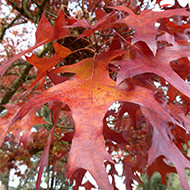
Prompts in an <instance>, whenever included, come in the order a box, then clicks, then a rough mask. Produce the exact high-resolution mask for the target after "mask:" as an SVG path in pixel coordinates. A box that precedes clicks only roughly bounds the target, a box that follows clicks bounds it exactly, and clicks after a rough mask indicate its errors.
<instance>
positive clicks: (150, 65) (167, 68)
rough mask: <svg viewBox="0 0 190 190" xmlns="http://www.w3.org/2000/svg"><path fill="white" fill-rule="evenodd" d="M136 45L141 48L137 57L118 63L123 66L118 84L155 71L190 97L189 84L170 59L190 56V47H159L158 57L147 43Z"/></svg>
mask: <svg viewBox="0 0 190 190" xmlns="http://www.w3.org/2000/svg"><path fill="white" fill-rule="evenodd" d="M135 47H136V48H139V50H138V51H137V56H136V59H134V60H125V61H121V62H120V63H117V64H118V65H120V66H121V70H120V71H119V74H118V78H117V84H119V83H120V82H121V81H123V80H124V79H125V78H127V77H133V76H135V75H138V74H142V73H154V74H157V75H159V76H161V77H163V78H164V79H165V80H167V81H168V82H169V83H171V84H172V85H173V86H174V87H175V88H176V89H178V90H179V91H180V92H181V93H183V94H184V95H186V96H187V97H190V86H189V84H187V83H186V82H185V81H184V80H183V79H182V78H180V77H179V75H178V74H176V72H175V71H173V69H172V68H171V65H170V61H172V60H176V59H178V58H181V57H185V56H189V51H190V48H189V47H186V46H185V47H183V46H182V47H181V46H172V47H167V48H163V49H159V50H158V53H157V57H154V55H153V54H152V52H151V51H150V49H149V48H148V47H147V46H146V44H145V43H142V42H139V43H136V44H135Z"/></svg>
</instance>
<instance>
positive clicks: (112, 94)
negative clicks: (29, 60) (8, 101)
mask: <svg viewBox="0 0 190 190" xmlns="http://www.w3.org/2000/svg"><path fill="white" fill-rule="evenodd" d="M118 55H121V51H112V52H108V53H103V54H101V55H99V56H97V57H95V58H94V60H93V59H91V58H88V59H85V60H82V61H80V62H78V63H76V64H75V65H74V66H73V65H68V66H63V67H61V68H58V69H55V71H56V72H74V73H76V76H74V77H73V78H72V79H70V80H68V81H66V82H64V83H61V84H58V85H56V86H53V87H51V88H49V89H48V90H46V91H45V92H44V93H42V94H40V95H39V96H37V97H35V98H33V99H32V100H30V101H28V102H27V103H26V104H25V105H24V106H23V107H22V108H21V110H20V111H19V112H18V114H17V115H16V116H15V118H14V119H13V123H14V122H15V121H16V120H17V119H19V118H22V117H23V116H24V115H25V114H26V113H27V112H28V111H29V110H30V109H31V108H32V107H34V106H37V105H42V104H44V103H45V102H48V101H50V100H51V101H52V100H57V101H61V102H65V103H67V104H68V105H69V107H70V108H71V110H72V116H73V119H74V122H75V133H74V137H73V141H72V147H71V150H70V153H69V160H68V170H67V176H68V177H69V176H70V175H71V174H72V173H73V172H74V171H75V170H77V169H79V168H84V169H85V170H88V171H89V172H90V173H91V175H92V176H93V177H94V178H95V180H96V181H97V183H98V185H99V187H100V188H102V189H104V188H108V189H112V186H111V185H110V183H109V180H108V177H107V174H106V171H105V169H104V167H103V162H104V161H105V160H108V161H110V162H112V159H111V157H110V155H109V154H108V153H107V152H106V150H105V145H104V139H103V135H102V127H103V124H102V122H103V117H104V114H105V112H106V111H107V109H108V108H109V106H110V105H111V104H112V103H114V102H115V101H118V100H120V101H129V102H135V103H137V104H140V105H144V106H147V107H149V108H151V109H155V105H157V106H156V110H158V112H160V113H161V114H167V112H165V111H164V110H163V108H162V107H161V106H160V105H159V104H158V103H157V102H156V101H155V100H154V97H153V92H152V91H151V90H148V89H145V88H142V87H138V86H136V87H135V88H134V89H130V90H124V89H121V88H117V87H115V85H116V83H115V82H114V81H113V80H111V79H110V78H109V75H108V70H107V66H108V63H109V62H110V61H111V60H112V59H113V58H115V57H117V56H118ZM84 70H85V72H83V71H84ZM99 72H101V73H102V75H99ZM147 97H149V99H147ZM97 152H99V154H97ZM86 160H88V162H86Z"/></svg>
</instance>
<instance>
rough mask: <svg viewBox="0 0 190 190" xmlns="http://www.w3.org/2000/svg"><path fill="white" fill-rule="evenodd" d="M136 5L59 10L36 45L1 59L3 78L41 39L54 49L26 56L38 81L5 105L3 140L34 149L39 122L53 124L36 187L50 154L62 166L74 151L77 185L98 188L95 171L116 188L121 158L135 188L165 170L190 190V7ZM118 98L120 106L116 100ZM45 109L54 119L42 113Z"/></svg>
mask: <svg viewBox="0 0 190 190" xmlns="http://www.w3.org/2000/svg"><path fill="white" fill-rule="evenodd" d="M19 2H20V1H18V2H17V1H11V3H19ZM32 2H33V1H32ZM85 2H86V3H87V4H86V5H87V9H85V8H84V3H85ZM132 2H133V1H127V3H125V4H124V3H121V2H120V1H118V2H117V4H114V3H113V2H112V1H99V2H98V3H97V2H96V1H81V2H80V3H81V7H82V9H81V10H82V11H79V12H77V13H76V15H75V17H74V16H69V13H68V12H66V11H65V12H64V11H63V10H60V12H59V14H58V15H57V17H56V20H55V19H54V18H51V17H46V16H47V15H46V13H45V12H44V13H43V14H42V17H41V19H40V22H39V24H38V27H37V31H36V42H35V44H34V46H33V47H31V48H29V49H27V50H25V51H21V52H20V53H19V54H17V55H15V56H14V57H12V58H11V59H9V60H8V61H4V62H2V63H1V65H0V74H1V75H3V74H4V73H6V71H7V69H8V68H9V67H10V66H11V64H13V62H15V61H16V60H18V59H19V58H20V57H21V56H23V55H25V54H26V53H28V52H31V51H32V50H34V49H36V48H37V47H39V46H41V45H44V44H46V45H48V47H50V49H51V50H52V49H53V52H54V54H53V55H51V54H46V57H42V56H40V57H39V56H37V55H36V54H35V53H34V54H32V56H30V57H28V56H26V60H27V62H28V63H30V64H31V65H33V66H35V68H36V69H37V75H36V77H35V80H34V81H33V82H32V83H31V84H30V86H29V87H28V88H27V89H26V90H25V91H24V92H23V93H22V94H21V95H20V96H21V97H22V101H20V102H19V103H16V104H7V105H5V107H6V108H7V110H8V111H7V113H6V115H5V116H3V117H1V119H0V144H2V143H3V141H4V139H5V138H6V136H7V134H9V135H11V137H12V136H13V137H14V139H15V140H16V141H17V142H19V143H20V144H22V145H23V147H24V149H26V150H27V151H26V154H30V153H31V152H32V151H33V150H34V149H35V148H34V144H35V143H33V144H32V143H31V142H32V141H33V138H34V137H35V136H34V135H33V133H32V131H31V130H32V128H33V126H34V125H36V124H42V125H41V126H43V127H44V128H45V129H44V128H43V129H39V130H37V132H35V135H39V136H40V137H38V138H37V139H38V140H37V141H35V140H34V142H38V141H40V139H41V140H45V141H46V144H45V145H44V142H42V143H38V145H37V148H38V149H40V150H41V149H42V148H44V151H43V153H42V155H41V158H40V160H39V162H38V167H39V173H38V179H37V185H36V189H38V188H39V186H40V179H41V177H42V173H43V170H44V167H45V166H48V158H49V157H52V159H49V164H51V165H54V167H55V168H57V165H58V163H59V161H60V160H61V159H62V158H64V157H66V156H67V153H68V151H69V156H68V162H67V177H68V178H70V180H71V181H74V182H75V183H74V187H73V189H78V187H79V186H84V187H85V188H86V189H91V188H93V187H94V186H93V185H92V184H91V182H90V181H87V182H86V183H83V177H84V175H85V173H86V171H89V172H90V174H91V175H92V176H93V177H94V179H95V180H96V182H97V184H98V186H99V188H100V189H102V190H106V189H109V190H110V189H117V184H116V182H115V177H114V176H115V175H118V173H117V171H116V169H115V163H120V164H122V165H123V173H122V176H124V177H125V180H124V183H125V185H126V189H132V184H133V181H134V180H136V181H137V182H139V183H141V180H140V178H139V175H140V174H143V173H145V172H147V174H148V176H149V177H150V176H152V175H153V173H154V172H156V171H158V172H159V173H160V175H161V182H162V183H164V184H167V181H166V177H167V175H168V174H169V173H171V172H174V173H178V174H179V179H180V182H181V185H182V187H183V188H184V189H189V186H188V182H187V179H186V174H185V169H186V168H190V162H189V158H188V157H187V149H186V150H185V149H184V148H183V146H184V144H185V145H186V146H187V147H188V146H189V145H188V141H189V138H190V136H189V130H190V129H189V118H190V116H189V98H190V86H189V84H188V82H189V74H190V69H189V68H190V66H189V64H190V62H189V58H188V56H190V54H189V52H190V48H189V45H190V44H189V41H188V40H189V36H188V34H189V29H190V27H189V26H190V20H189V16H190V12H189V10H187V9H188V8H179V7H180V5H179V3H178V2H177V1H175V4H174V5H173V6H169V5H164V6H161V5H160V7H159V10H158V11H156V10H153V9H148V7H147V6H144V4H143V1H139V2H140V4H139V5H138V6H137V2H136V3H135V4H134V3H132ZM160 2H161V1H157V3H158V4H160ZM40 3H41V2H39V3H38V5H39V7H38V6H37V11H41V9H40V7H41V6H42V4H40ZM36 5H37V4H36ZM20 6H21V7H20ZM28 6H29V5H28ZM30 6H31V5H30ZM44 6H45V5H44ZM21 8H24V7H22V4H21V5H18V9H21ZM18 11H19V10H18ZM35 11H36V10H35ZM94 12H95V14H94ZM34 16H35V14H34ZM28 17H29V18H30V19H31V18H32V16H31V17H30V14H28ZM48 19H49V20H48ZM36 22H37V21H36ZM50 23H54V24H53V25H52V24H50ZM37 83H39V86H37ZM34 87H35V89H34ZM32 89H33V91H32V93H31V94H30V95H29V93H30V91H31V90H32ZM114 102H115V104H117V105H118V106H116V105H115V106H114V105H113V106H111V105H112V104H113V103H114ZM110 106H111V107H110ZM44 107H48V109H49V111H48V112H43V114H42V115H43V116H44V117H45V116H46V115H49V116H51V118H49V119H48V120H47V119H45V120H44V119H43V118H42V117H40V114H39V110H40V109H44ZM65 118H67V119H65ZM68 123H69V126H70V125H72V126H73V127H72V128H71V127H68V126H67V125H68ZM20 131H22V134H21V135H20V133H19V132H20ZM8 137H9V136H7V138H8ZM42 138H43V139H42ZM34 139H35V138H34ZM70 142H72V143H71V146H70ZM40 144H42V146H40ZM28 151H29V152H28ZM17 153H18V152H17ZM17 159H18V160H19V159H20V158H17ZM25 163H27V161H25ZM27 164H28V165H29V163H27ZM108 165H109V166H110V168H111V169H110V170H109V171H108V172H106V168H107V166H108ZM108 175H109V176H111V179H112V180H111V184H110V181H109V178H108Z"/></svg>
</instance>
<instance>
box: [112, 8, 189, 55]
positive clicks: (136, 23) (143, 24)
mask: <svg viewBox="0 0 190 190" xmlns="http://www.w3.org/2000/svg"><path fill="white" fill-rule="evenodd" d="M112 8H113V9H117V10H118V11H124V12H127V13H128V14H129V15H128V16H126V17H125V18H124V19H121V20H118V21H117V22H116V23H122V24H123V23H124V24H127V25H128V26H129V27H131V28H132V29H134V30H135V35H134V38H133V39H132V44H134V43H135V42H138V41H144V42H145V43H147V45H148V46H149V48H150V49H151V51H152V52H153V54H154V56H155V55H156V51H157V44H156V35H157V34H158V32H159V31H158V30H156V29H155V22H156V21H157V20H158V19H160V18H164V17H171V16H174V15H181V16H190V12H189V11H186V10H185V9H175V10H168V11H159V12H156V11H152V10H151V9H148V10H144V11H142V12H140V14H139V15H136V14H135V13H134V12H133V11H132V10H131V9H129V8H127V7H124V6H117V7H112Z"/></svg>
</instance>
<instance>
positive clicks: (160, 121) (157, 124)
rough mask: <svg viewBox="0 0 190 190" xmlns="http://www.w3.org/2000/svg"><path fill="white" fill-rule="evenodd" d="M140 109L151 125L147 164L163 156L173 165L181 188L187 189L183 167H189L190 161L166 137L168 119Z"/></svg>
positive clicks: (142, 108) (147, 109)
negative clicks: (150, 143)
mask: <svg viewBox="0 0 190 190" xmlns="http://www.w3.org/2000/svg"><path fill="white" fill-rule="evenodd" d="M141 110H142V112H143V114H144V115H145V117H146V118H147V119H148V121H149V122H150V124H151V125H152V127H153V137H152V146H151V148H150V150H149V153H148V154H149V158H148V165H149V166H150V165H151V164H152V163H153V162H154V160H155V159H156V158H158V157H159V156H161V155H163V156H165V157H166V158H168V159H169V160H170V161H171V162H172V163H173V165H174V166H175V168H176V170H177V173H178V174H179V179H180V182H181V185H182V188H184V189H189V185H188V182H187V179H186V175H185V168H190V162H189V160H187V158H186V157H185V156H184V155H183V154H182V153H181V151H180V150H179V149H178V148H177V147H176V145H175V144H174V143H173V142H172V141H171V140H170V138H169V137H168V134H167V131H166V127H167V123H168V122H169V119H168V118H166V117H165V116H164V115H162V116H161V115H159V116H158V114H157V113H156V112H155V111H153V110H150V109H149V108H145V107H141ZM176 155H177V156H176Z"/></svg>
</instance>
